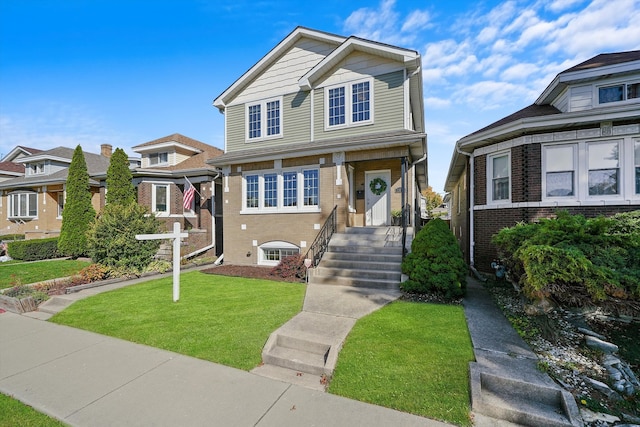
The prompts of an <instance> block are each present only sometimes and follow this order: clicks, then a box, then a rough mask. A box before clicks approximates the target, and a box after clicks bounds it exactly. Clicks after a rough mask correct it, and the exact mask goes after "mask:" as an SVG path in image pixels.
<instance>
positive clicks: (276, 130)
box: [245, 96, 284, 142]
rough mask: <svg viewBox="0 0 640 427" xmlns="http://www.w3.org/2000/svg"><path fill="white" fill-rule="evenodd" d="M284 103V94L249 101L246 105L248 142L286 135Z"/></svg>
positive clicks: (246, 135) (246, 136)
mask: <svg viewBox="0 0 640 427" xmlns="http://www.w3.org/2000/svg"><path fill="white" fill-rule="evenodd" d="M283 105H284V104H283V97H282V96H278V97H275V98H268V99H264V100H262V101H256V102H248V103H247V104H246V106H245V139H246V142H257V141H264V140H267V139H274V138H282V137H283V135H284V120H283V112H284V109H283ZM256 110H257V111H256ZM254 119H255V120H254ZM256 122H257V123H256Z"/></svg>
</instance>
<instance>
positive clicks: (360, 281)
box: [309, 274, 400, 290]
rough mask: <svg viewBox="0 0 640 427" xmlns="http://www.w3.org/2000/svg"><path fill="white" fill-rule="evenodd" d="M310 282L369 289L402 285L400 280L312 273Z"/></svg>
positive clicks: (391, 287) (393, 288) (391, 288)
mask: <svg viewBox="0 0 640 427" xmlns="http://www.w3.org/2000/svg"><path fill="white" fill-rule="evenodd" d="M309 283H311V284H314V285H337V286H351V287H355V288H369V289H390V290H395V289H398V288H399V287H400V280H399V279H398V280H383V279H366V278H360V277H336V276H321V275H315V274H312V275H310V276H309Z"/></svg>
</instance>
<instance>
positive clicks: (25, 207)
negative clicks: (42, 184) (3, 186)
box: [9, 192, 38, 218]
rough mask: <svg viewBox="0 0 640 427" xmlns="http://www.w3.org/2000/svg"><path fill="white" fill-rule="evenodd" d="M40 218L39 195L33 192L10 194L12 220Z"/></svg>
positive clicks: (10, 215)
mask: <svg viewBox="0 0 640 427" xmlns="http://www.w3.org/2000/svg"><path fill="white" fill-rule="evenodd" d="M37 216H38V194H37V193H33V192H23V193H12V194H9V217H10V218H35V217H37Z"/></svg>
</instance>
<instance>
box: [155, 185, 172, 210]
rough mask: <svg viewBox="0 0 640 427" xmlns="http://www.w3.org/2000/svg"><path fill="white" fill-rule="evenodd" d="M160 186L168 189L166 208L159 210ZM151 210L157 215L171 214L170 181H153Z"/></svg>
mask: <svg viewBox="0 0 640 427" xmlns="http://www.w3.org/2000/svg"><path fill="white" fill-rule="evenodd" d="M160 188H165V191H166V199H167V200H166V210H163V211H161V210H158V200H157V191H158V189H160ZM151 212H153V213H154V214H155V215H156V216H169V215H170V214H171V184H169V183H168V182H161V183H160V182H153V183H151Z"/></svg>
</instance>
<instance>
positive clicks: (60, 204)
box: [58, 191, 64, 218]
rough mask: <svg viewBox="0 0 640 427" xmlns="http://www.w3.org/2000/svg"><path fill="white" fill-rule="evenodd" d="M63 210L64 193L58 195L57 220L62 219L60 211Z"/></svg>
mask: <svg viewBox="0 0 640 427" xmlns="http://www.w3.org/2000/svg"><path fill="white" fill-rule="evenodd" d="M63 209H64V192H62V191H61V192H59V193H58V218H62V210H63Z"/></svg>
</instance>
